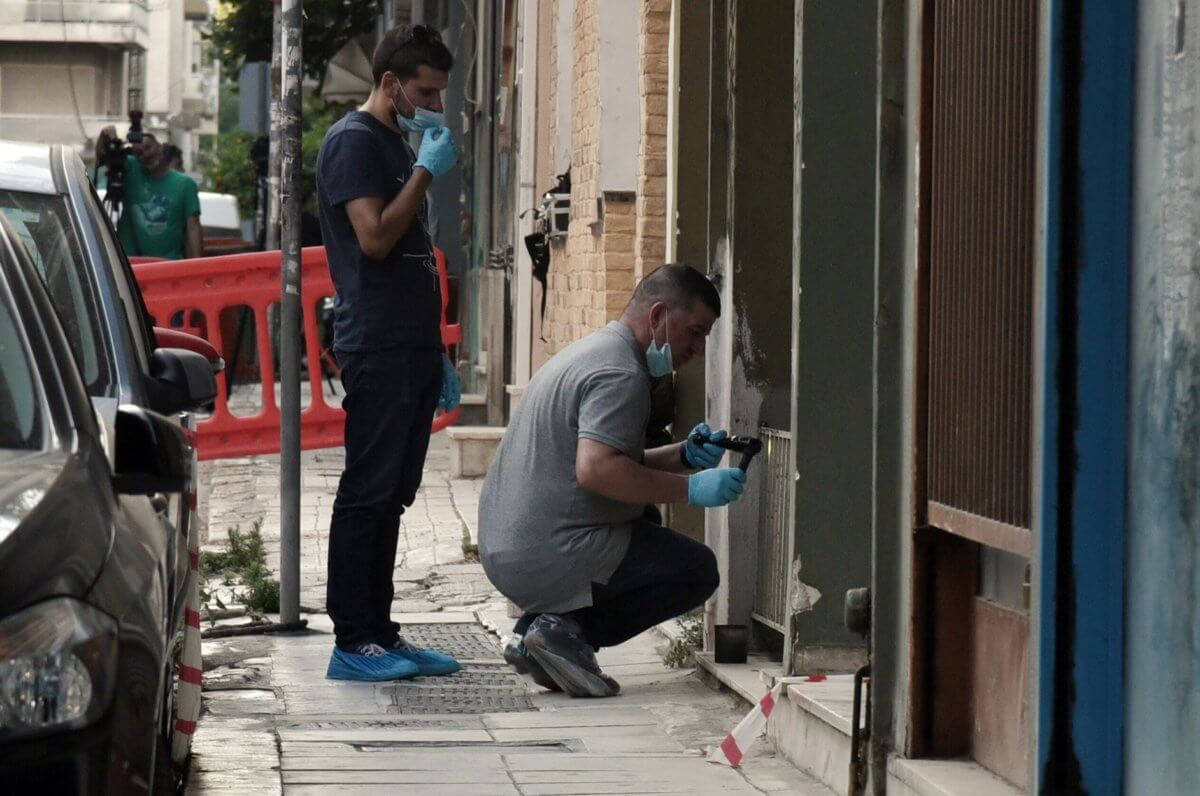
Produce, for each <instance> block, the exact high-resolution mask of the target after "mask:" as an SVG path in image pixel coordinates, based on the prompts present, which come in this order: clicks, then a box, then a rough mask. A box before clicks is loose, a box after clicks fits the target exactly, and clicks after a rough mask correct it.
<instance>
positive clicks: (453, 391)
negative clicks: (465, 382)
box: [438, 354, 462, 411]
mask: <svg viewBox="0 0 1200 796" xmlns="http://www.w3.org/2000/svg"><path fill="white" fill-rule="evenodd" d="M461 400H462V384H461V383H460V382H459V380H458V371H457V370H455V369H454V363H453V362H451V361H450V357H449V356H448V355H446V354H442V395H441V397H440V398H438V406H440V407H441V408H442V409H445V410H447V411H451V410H453V409H455V408H456V407H457V406H458V404H459V401H461Z"/></svg>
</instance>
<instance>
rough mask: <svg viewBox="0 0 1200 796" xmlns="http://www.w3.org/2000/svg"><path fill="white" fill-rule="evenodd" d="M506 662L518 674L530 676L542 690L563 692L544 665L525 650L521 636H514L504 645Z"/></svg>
mask: <svg viewBox="0 0 1200 796" xmlns="http://www.w3.org/2000/svg"><path fill="white" fill-rule="evenodd" d="M504 660H505V662H507V663H508V665H509V666H511V667H513V668H514V669H516V671H517V674H526V675H529V677H530V678H532V680H533V682H535V683H537V684H538V685H540V686H541V687H542V688H545V689H548V690H550V691H561V690H562V689H561V688H559V687H558V683H556V682H554V678H553V677H551V676H550V675H548V674H546V670H545V669H543V668H542V665H541V664H540V663H538V662H537V661H536V660H534V658H533V656H532V655H530V654H529V650H527V649H525V642H524V641H523V640H522V638H521V636H513V637H512V638H510V639H509V640H508V643H507V644H505V645H504Z"/></svg>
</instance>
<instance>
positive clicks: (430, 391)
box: [317, 25, 461, 680]
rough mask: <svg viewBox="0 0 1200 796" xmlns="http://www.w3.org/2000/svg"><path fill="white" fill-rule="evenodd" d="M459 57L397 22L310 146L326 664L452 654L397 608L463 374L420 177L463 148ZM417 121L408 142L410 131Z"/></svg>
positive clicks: (432, 660)
mask: <svg viewBox="0 0 1200 796" xmlns="http://www.w3.org/2000/svg"><path fill="white" fill-rule="evenodd" d="M453 65H454V58H453V56H452V55H451V54H450V51H449V50H448V49H447V48H446V45H445V44H443V43H442V40H441V38H440V37H439V36H438V34H437V32H436V31H434V30H433V29H432V28H429V27H426V26H424V25H416V26H414V27H412V28H409V27H407V26H405V27H399V28H394V29H393V30H390V31H388V32H387V34H385V35H384V37H383V40H382V41H381V42H380V43H379V46H378V47H376V48H375V53H374V56H373V57H372V72H373V76H374V80H375V83H374V88H373V89H372V90H371V95H370V96H369V97H368V98H367V101H366V103H365V104H364V105H363V106H362V107H361V108H359V109H358V110H357V111H353V112H351V113H349V114H348V115H346V116H345V117H344V118H343V119H341V120H340V121H338V122H337V123H335V124H334V125H333V126H332V127H331V128H329V132H328V133H327V134H326V136H325V141H324V143H323V144H322V145H321V151H320V152H319V153H318V155H317V199H318V209H319V212H320V216H321V234H322V236H323V237H324V240H325V247H326V251H327V252H328V255H329V270H330V273H331V274H332V276H333V284H334V288H335V290H336V295H335V297H334V302H333V313H334V323H333V348H334V352H335V355H336V356H337V360H338V364H339V365H340V366H341V370H342V383H343V384H344V385H345V389H346V395H345V398H344V399H343V401H342V407H343V408H344V409H345V410H346V434H345V437H346V469H345V471H344V472H343V473H342V478H341V482H340V483H339V485H338V492H337V498H336V499H335V500H334V504H333V519H332V521H331V523H330V528H329V536H330V540H329V581H328V585H327V587H326V588H327V591H326V596H327V603H328V609H329V616H330V618H332V619H333V624H334V632H335V634H336V646H335V648H334V650H333V655H332V657H331V658H330V660H329V669H328V672H327V673H326V676H327V677H330V678H333V679H338V680H395V679H400V678H404V677H412V676H414V675H418V674H420V675H436V674H450V673H452V672H455V671H458V669H459V668H461V667H460V666H459V664H458V662H457V661H455V660H454V659H453V658H451V657H450V656H448V655H443V654H441V653H438V652H433V651H431V650H422V649H418V648H416V647H413V646H412V645H411V644H409V643H408V642H406V641H405V640H404V639H403V638H402V637H401V636H400V626H399V625H398V624H396V623H395V622H393V621H392V620H391V608H392V598H393V596H394V593H395V592H394V586H393V582H392V573H393V569H394V567H395V563H396V542H397V538H398V534H399V530H400V515H401V514H403V513H404V510H405V508H406V507H408V506H411V505H412V503H413V500H414V499H415V498H416V494H417V488H418V487H419V486H420V484H421V472H422V470H423V468H424V466H425V453H426V450H427V449H428V446H429V434H430V425H431V423H432V422H433V414H434V410H435V409H436V408H437V407H438V406H442V407H443V408H447V409H450V408H453V407H455V406H457V405H458V401H459V383H458V375H457V374H456V372H455V370H454V367H453V365H452V363H451V362H450V359H449V357H447V356H446V354H445V353H444V349H443V347H442V339H441V313H442V304H441V295H440V290H439V280H438V270H437V264H436V261H435V260H434V254H433V242H432V240H431V239H430V236H429V229H428V219H429V213H428V201H427V199H426V196H425V194H426V191H428V189H429V186H430V185H431V184H432V183H433V180H434V178H436V177H440V176H441V175H443V174H445V173H446V172H447V171H449V170H450V169H451V168H452V167H453V166H454V164H455V163H456V162H457V160H458V154H457V152H456V151H455V149H454V143H453V142H452V141H451V140H450V131H449V130H448V129H447V128H446V127H445V126H444V125H443V123H442V114H443V107H442V91H443V90H444V89H445V88H446V84H447V81H448V79H449V74H448V73H449V72H450V69H451V67H453ZM416 132H419V133H422V139H421V145H420V148H419V149H418V150H417V151H416V152H414V151H413V150H412V148H411V147H410V146H409V144H408V140H407V138H408V136H407V134H408V133H416Z"/></svg>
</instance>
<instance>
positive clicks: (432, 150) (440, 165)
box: [416, 127, 458, 177]
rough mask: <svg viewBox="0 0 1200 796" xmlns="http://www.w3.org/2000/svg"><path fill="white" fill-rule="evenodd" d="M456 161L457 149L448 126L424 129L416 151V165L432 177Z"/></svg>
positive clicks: (438, 175) (448, 168)
mask: <svg viewBox="0 0 1200 796" xmlns="http://www.w3.org/2000/svg"><path fill="white" fill-rule="evenodd" d="M457 162H458V151H457V150H455V148H454V141H453V140H452V139H451V138H450V128H448V127H434V128H432V129H430V130H426V131H425V135H424V137H423V138H422V139H421V149H420V151H418V152H417V162H416V165H417V166H419V167H421V168H423V169H425V170H426V171H428V172H429V173H430V174H432V175H433V176H434V177H440V176H442V175H443V174H445V173H446V172H448V171H450V169H452V168H454V164H455V163H457Z"/></svg>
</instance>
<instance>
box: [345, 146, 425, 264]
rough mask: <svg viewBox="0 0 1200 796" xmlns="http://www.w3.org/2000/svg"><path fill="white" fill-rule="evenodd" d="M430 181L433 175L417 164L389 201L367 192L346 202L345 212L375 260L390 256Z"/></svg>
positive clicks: (415, 214)
mask: <svg viewBox="0 0 1200 796" xmlns="http://www.w3.org/2000/svg"><path fill="white" fill-rule="evenodd" d="M431 184H433V175H431V174H430V173H429V172H428V171H427V170H426V169H424V168H416V169H413V172H412V176H411V177H409V178H408V182H406V183H405V184H404V187H403V188H401V189H400V193H398V194H396V196H395V198H393V199H392V201H390V202H388V203H387V204H386V205H385V204H384V201H383V198H382V197H379V196H364V197H361V198H358V199H351V200H350V201H349V202H347V203H346V214H347V215H348V216H349V217H350V224H351V225H352V226H353V227H354V235H355V237H357V238H358V245H359V247H361V248H362V250H363V254H365V255H367V256H368V257H370V258H371V259H373V260H382V259H383V258H384V257H387V255H388V253H389V252H390V251H391V250H392V249H393V248H395V246H396V244H397V243H398V242H399V241H400V239H401V238H402V237H404V233H406V232H408V228H409V226H411V225H412V222H413V219H414V218H416V217H417V211H418V210H420V209H421V204H422V203H423V202H424V201H425V191H426V190H428V188H429V186H430V185H431Z"/></svg>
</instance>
